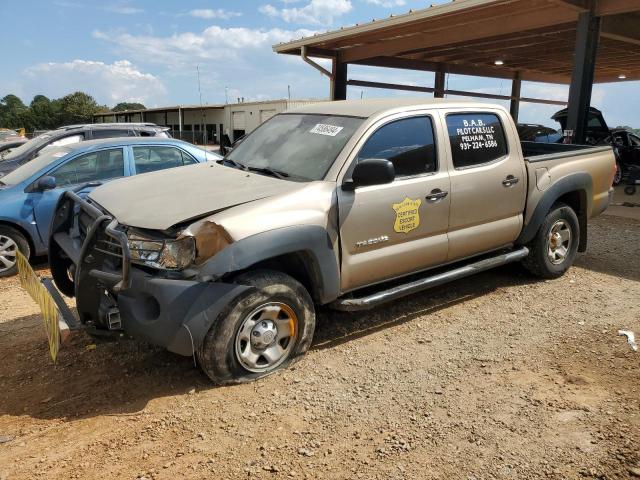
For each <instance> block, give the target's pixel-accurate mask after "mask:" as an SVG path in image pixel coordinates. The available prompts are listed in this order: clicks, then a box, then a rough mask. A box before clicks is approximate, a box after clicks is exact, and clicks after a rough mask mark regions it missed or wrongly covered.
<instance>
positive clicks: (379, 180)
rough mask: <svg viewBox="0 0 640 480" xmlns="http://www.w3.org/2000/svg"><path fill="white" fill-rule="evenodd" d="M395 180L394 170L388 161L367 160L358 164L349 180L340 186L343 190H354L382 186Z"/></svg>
mask: <svg viewBox="0 0 640 480" xmlns="http://www.w3.org/2000/svg"><path fill="white" fill-rule="evenodd" d="M395 178H396V169H395V167H394V166H393V163H391V162H390V161H389V160H386V159H384V158H369V159H366V160H361V161H360V162H358V163H357V164H356V166H355V168H354V169H353V173H352V174H351V180H350V181H348V182H345V183H344V184H343V185H342V188H343V190H355V189H356V188H358V187H367V186H370V185H383V184H385V183H391V182H393V181H394V180H395Z"/></svg>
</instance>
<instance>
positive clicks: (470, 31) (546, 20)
mask: <svg viewBox="0 0 640 480" xmlns="http://www.w3.org/2000/svg"><path fill="white" fill-rule="evenodd" d="M575 19H576V13H575V12H573V11H569V10H568V11H564V12H562V11H559V12H554V13H553V15H550V14H549V11H548V9H547V8H537V9H533V10H528V11H525V12H522V13H515V14H510V15H508V16H505V15H496V16H494V17H492V18H484V19H476V20H471V19H466V20H467V23H465V24H464V25H460V24H455V23H454V24H450V25H449V26H448V27H446V28H444V29H443V30H439V31H437V32H433V31H429V32H425V33H420V34H414V35H410V36H405V37H400V38H394V39H391V40H386V41H382V40H381V41H379V42H377V43H372V44H364V45H360V46H356V47H353V48H348V49H345V50H344V51H343V58H344V61H346V62H349V63H351V62H354V61H358V60H363V59H365V58H369V57H375V56H388V55H397V54H399V53H402V52H406V51H410V50H412V49H414V50H415V49H416V48H424V49H427V48H431V47H436V46H441V45H447V44H451V43H462V42H469V41H473V40H480V39H483V38H486V37H491V36H497V35H506V34H513V33H518V32H522V31H526V30H532V29H537V28H543V27H548V26H551V25H557V24H563V23H567V22H570V21H574V20H575Z"/></svg>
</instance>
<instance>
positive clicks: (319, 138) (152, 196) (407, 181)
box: [50, 99, 615, 383]
mask: <svg viewBox="0 0 640 480" xmlns="http://www.w3.org/2000/svg"><path fill="white" fill-rule="evenodd" d="M614 172H615V160H614V155H613V152H612V149H611V147H608V146H604V147H586V146H575V145H561V144H534V143H526V142H525V143H521V142H520V140H519V138H518V134H517V131H516V126H515V124H514V123H513V120H512V119H511V117H510V116H509V114H508V112H507V111H506V110H505V109H504V108H502V107H499V106H492V105H486V104H482V103H474V102H461V101H443V100H432V101H431V100H427V101H424V100H400V99H388V100H365V101H342V102H327V103H319V104H315V105H310V106H306V107H303V108H301V109H298V110H294V111H290V112H286V113H283V114H279V115H277V116H275V117H273V118H272V119H270V120H269V121H267V122H266V123H264V124H263V125H261V126H260V127H259V128H258V129H256V130H255V131H254V132H253V133H251V134H250V135H248V136H247V137H246V138H245V140H244V141H243V142H242V143H240V144H239V145H238V146H237V147H236V148H235V149H234V150H233V151H232V152H231V153H230V154H229V155H228V156H227V157H226V158H224V159H223V160H220V161H219V163H218V164H207V165H197V166H192V167H186V168H182V169H178V170H175V171H171V172H158V173H151V174H148V175H141V176H139V177H133V178H131V179H126V180H116V181H113V182H111V183H109V184H108V185H104V186H102V187H100V188H98V189H96V190H95V191H93V192H92V193H91V194H90V195H89V198H88V199H87V200H83V199H81V198H80V197H78V196H77V195H76V194H74V193H73V192H70V193H67V194H65V196H64V197H63V198H62V199H61V201H60V203H59V204H58V208H57V211H56V213H55V218H54V225H53V227H52V232H51V240H50V252H51V270H52V273H53V277H54V281H55V284H56V285H57V287H58V289H59V290H60V291H61V292H63V293H64V294H66V295H70V296H75V297H76V301H77V310H78V315H79V323H78V326H81V327H82V328H88V327H90V328H93V329H102V330H114V331H118V332H124V334H126V335H129V336H132V337H134V338H136V339H139V340H142V341H147V342H150V343H152V344H156V345H160V346H163V347H166V348H167V349H168V350H170V351H172V352H176V353H178V354H182V355H194V356H195V357H197V360H198V363H199V365H200V366H201V368H202V369H203V370H204V372H206V374H207V375H208V376H209V377H210V378H211V379H212V380H213V381H214V382H217V383H233V382H242V381H249V380H252V379H255V378H258V377H261V376H263V375H266V374H268V373H270V372H273V371H274V370H276V369H278V368H282V367H284V366H286V365H287V364H289V363H290V362H291V361H292V360H294V359H295V358H296V357H299V356H300V355H301V354H303V353H305V352H306V351H307V349H308V348H309V346H310V345H311V342H312V338H313V333H314V328H315V323H316V317H315V306H317V305H326V306H329V307H332V308H336V309H339V310H347V311H354V310H361V309H366V308H372V307H376V306H378V305H380V304H383V303H384V302H387V301H390V300H394V299H396V298H399V297H401V296H403V295H407V294H411V293H415V292H418V291H422V290H425V289H427V288H429V287H433V286H436V285H441V284H443V283H445V282H449V281H452V280H455V279H459V278H462V277H466V276H469V275H471V274H474V273H477V272H481V271H484V270H487V269H489V268H493V267H496V266H499V265H504V264H507V263H510V262H516V261H519V262H522V265H523V266H524V267H525V268H527V269H528V270H529V271H530V272H532V273H533V274H535V275H537V276H539V277H542V278H555V277H558V276H560V275H562V274H563V273H564V272H565V271H566V270H567V269H568V268H569V267H570V266H571V264H572V263H573V261H574V259H575V257H576V252H577V251H584V250H585V249H586V245H587V221H588V220H589V219H590V218H592V217H594V216H595V215H598V214H600V213H601V212H603V211H604V210H605V209H606V208H607V206H608V204H609V200H610V196H611V189H610V187H611V181H612V178H613V175H614Z"/></svg>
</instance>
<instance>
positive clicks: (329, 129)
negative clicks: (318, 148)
mask: <svg viewBox="0 0 640 480" xmlns="http://www.w3.org/2000/svg"><path fill="white" fill-rule="evenodd" d="M343 128H344V127H336V126H335V125H325V124H324V123H318V124H317V125H316V126H315V127H313V128H312V129H311V130H309V133H317V134H318V135H327V136H329V137H335V136H336V135H337V134H339V133H340V132H341V131H342V129H343Z"/></svg>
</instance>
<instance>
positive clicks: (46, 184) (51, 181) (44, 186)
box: [36, 175, 56, 192]
mask: <svg viewBox="0 0 640 480" xmlns="http://www.w3.org/2000/svg"><path fill="white" fill-rule="evenodd" d="M54 188H56V179H55V178H54V177H51V176H49V175H45V176H44V177H40V179H38V181H37V183H36V190H38V191H39V192H44V191H45V190H53V189H54Z"/></svg>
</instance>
